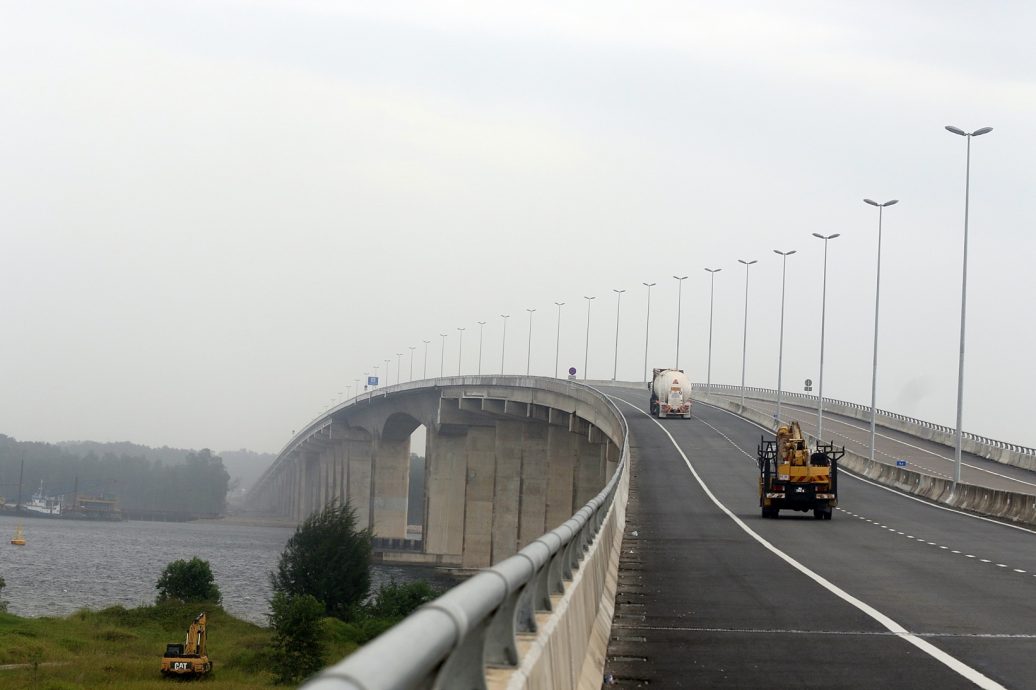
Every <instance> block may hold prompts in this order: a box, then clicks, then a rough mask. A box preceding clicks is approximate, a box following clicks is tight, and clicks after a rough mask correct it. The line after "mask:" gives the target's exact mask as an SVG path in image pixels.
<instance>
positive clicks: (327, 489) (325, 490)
mask: <svg viewBox="0 0 1036 690" xmlns="http://www.w3.org/2000/svg"><path fill="white" fill-rule="evenodd" d="M329 450H330V449H329V448H322V449H321V450H320V452H319V454H318V455H317V477H318V479H317V484H318V486H319V492H318V497H317V510H318V511H319V510H323V509H324V507H325V506H327V503H328V501H330V500H331V482H330V481H328V469H329V467H330V457H329V456H328V451H329Z"/></svg>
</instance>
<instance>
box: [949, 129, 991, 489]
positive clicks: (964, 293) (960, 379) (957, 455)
mask: <svg viewBox="0 0 1036 690" xmlns="http://www.w3.org/2000/svg"><path fill="white" fill-rule="evenodd" d="M946 129H947V130H948V131H950V132H953V133H954V134H956V135H958V136H962V137H964V138H965V139H967V141H968V146H967V158H966V162H965V166H964V269H963V274H962V278H961V286H960V360H959V362H958V365H957V445H956V450H955V451H954V460H955V465H954V468H953V483H954V484H957V483H958V482H960V466H961V443H962V441H963V438H964V431H963V427H962V426H961V424H962V421H963V411H964V317H965V316H966V313H967V306H968V203H969V197H970V196H971V138H972V137H979V136H982V135H983V134H989V133H990V132H992V131H993V128H992V127H983V128H981V129H976V130H975V131H974V132H965V131H964V130H963V129H961V128H959V127H954V126H953V125H947V126H946Z"/></svg>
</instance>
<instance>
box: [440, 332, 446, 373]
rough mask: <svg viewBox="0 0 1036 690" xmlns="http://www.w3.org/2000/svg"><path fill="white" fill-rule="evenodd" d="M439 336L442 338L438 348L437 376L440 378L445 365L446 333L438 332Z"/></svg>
mask: <svg viewBox="0 0 1036 690" xmlns="http://www.w3.org/2000/svg"><path fill="white" fill-rule="evenodd" d="M439 337H440V338H442V347H441V348H440V350H439V378H442V376H443V373H444V372H445V367H446V334H445V333H440V334H439Z"/></svg>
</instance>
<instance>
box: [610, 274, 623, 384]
mask: <svg viewBox="0 0 1036 690" xmlns="http://www.w3.org/2000/svg"><path fill="white" fill-rule="evenodd" d="M612 292H614V293H615V298H616V299H615V364H614V366H613V367H612V381H614V380H615V379H616V377H617V376H618V374H619V309H621V308H622V293H624V292H626V291H625V290H618V289H616V288H612Z"/></svg>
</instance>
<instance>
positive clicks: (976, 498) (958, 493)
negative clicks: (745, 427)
mask: <svg viewBox="0 0 1036 690" xmlns="http://www.w3.org/2000/svg"><path fill="white" fill-rule="evenodd" d="M696 399H697V400H698V401H699V402H702V403H705V404H709V405H713V406H715V407H718V408H720V409H724V410H728V411H730V412H733V413H734V414H736V415H738V416H740V417H743V418H745V419H747V420H749V421H752V422H755V423H756V424H759V425H760V426H762V427H764V428H766V429H769V430H771V431H775V430H776V424H775V422H774V420H773V418H772V417H770V416H768V415H766V414H763V413H761V412H759V411H758V410H753V409H751V408H749V407H745V408H742V407H741V403H740V402H739V401H737V400H728V399H726V398H723V397H717V396H710V395H706V394H704V393H701V392H700V391H696ZM809 440H810V441H813V442H815V441H816V439H815V438H814V437H812V436H809ZM839 467H840V468H842V469H844V470H848V471H849V472H852V473H853V474H856V475H859V476H862V477H866V478H867V479H870V480H872V481H875V482H877V483H879V484H883V485H885V486H888V487H891V488H894V489H898V490H899V491H902V492H904V493H908V494H911V495H913V496H917V497H919V498H924V499H927V500H929V501H932V502H934V503H939V504H942V505H945V506H949V507H951V508H956V509H958V510H963V511H967V512H970V513H975V514H976V515H983V516H986V517H991V518H996V519H999V520H1004V521H1007V522H1014V523H1019V524H1023V525H1033V526H1036V496H1033V495H1030V494H1023V493H1017V492H1014V491H1000V490H997V489H988V488H986V487H983V486H975V485H974V484H964V483H960V484H957V485H954V483H953V482H952V481H951V480H949V479H942V478H940V477H933V476H931V475H927V474H921V473H920V472H914V471H913V470H908V469H906V468H905V467H895V466H893V465H887V464H885V463H881V462H871V461H870V459H869V458H866V457H864V456H862V455H859V454H857V453H853V452H851V451H846V453H845V457H843V458H842V460H841V461H840V462H839Z"/></svg>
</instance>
